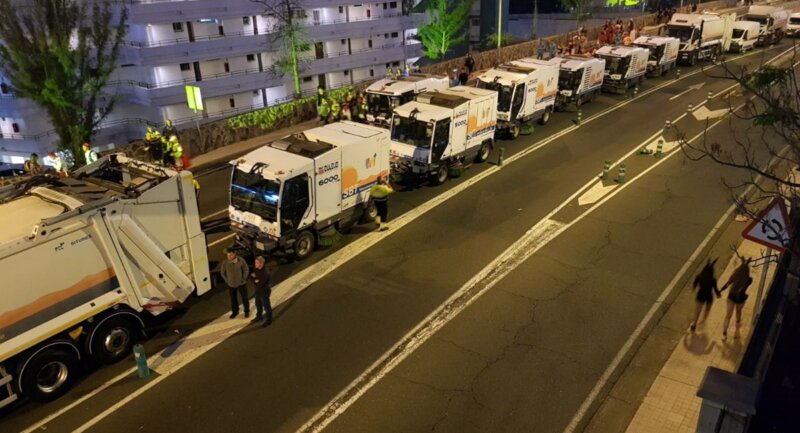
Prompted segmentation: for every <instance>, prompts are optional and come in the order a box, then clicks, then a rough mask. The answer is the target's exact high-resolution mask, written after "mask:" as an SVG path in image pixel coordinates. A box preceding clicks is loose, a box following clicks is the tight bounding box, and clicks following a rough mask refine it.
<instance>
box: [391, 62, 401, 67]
mask: <svg viewBox="0 0 800 433" xmlns="http://www.w3.org/2000/svg"><path fill="white" fill-rule="evenodd" d="M392 66H400V62H394V63H392Z"/></svg>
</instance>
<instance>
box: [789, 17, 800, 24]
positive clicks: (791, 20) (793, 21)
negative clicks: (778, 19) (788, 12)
mask: <svg viewBox="0 0 800 433" xmlns="http://www.w3.org/2000/svg"><path fill="white" fill-rule="evenodd" d="M789 24H800V17H795V18H789Z"/></svg>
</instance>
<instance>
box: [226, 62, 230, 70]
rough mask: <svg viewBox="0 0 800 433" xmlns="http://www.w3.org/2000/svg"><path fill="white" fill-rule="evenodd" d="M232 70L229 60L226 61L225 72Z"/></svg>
mask: <svg viewBox="0 0 800 433" xmlns="http://www.w3.org/2000/svg"><path fill="white" fill-rule="evenodd" d="M230 71H231V65H230V64H229V63H228V62H225V72H230Z"/></svg>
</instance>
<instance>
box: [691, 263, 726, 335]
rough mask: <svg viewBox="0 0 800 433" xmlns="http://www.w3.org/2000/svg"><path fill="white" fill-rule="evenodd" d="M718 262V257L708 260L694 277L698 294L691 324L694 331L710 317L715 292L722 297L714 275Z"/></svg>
mask: <svg viewBox="0 0 800 433" xmlns="http://www.w3.org/2000/svg"><path fill="white" fill-rule="evenodd" d="M716 263H717V259H714V260H713V261H712V260H709V261H708V262H706V265H705V267H703V269H702V270H701V271H700V273H699V274H697V276H696V277H695V278H694V287H695V288H696V289H697V295H696V296H695V301H696V303H697V305H696V308H695V311H694V321H692V326H691V330H692V332H694V331H695V329H697V325H699V324H700V323H702V322H703V321H704V320H705V319H706V318H707V317H708V313H709V312H710V311H711V304H712V303H713V302H714V294H715V293H716V295H717V298H719V297H720V291H719V288H718V287H717V277H715V276H714V264H716ZM704 311H705V314H704V315H703V319H702V320H701V319H700V314H701V313H703V312H704Z"/></svg>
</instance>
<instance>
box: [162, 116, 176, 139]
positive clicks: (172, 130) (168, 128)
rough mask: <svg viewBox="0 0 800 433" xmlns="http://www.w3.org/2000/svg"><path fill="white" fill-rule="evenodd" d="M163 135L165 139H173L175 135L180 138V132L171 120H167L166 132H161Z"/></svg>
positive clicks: (165, 124)
mask: <svg viewBox="0 0 800 433" xmlns="http://www.w3.org/2000/svg"><path fill="white" fill-rule="evenodd" d="M161 135H162V136H164V137H172V136H173V135H174V136H176V137H177V136H178V130H177V129H175V126H174V125H173V124H172V121H171V120H169V119H167V120H166V121H165V122H164V130H163V131H161Z"/></svg>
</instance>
